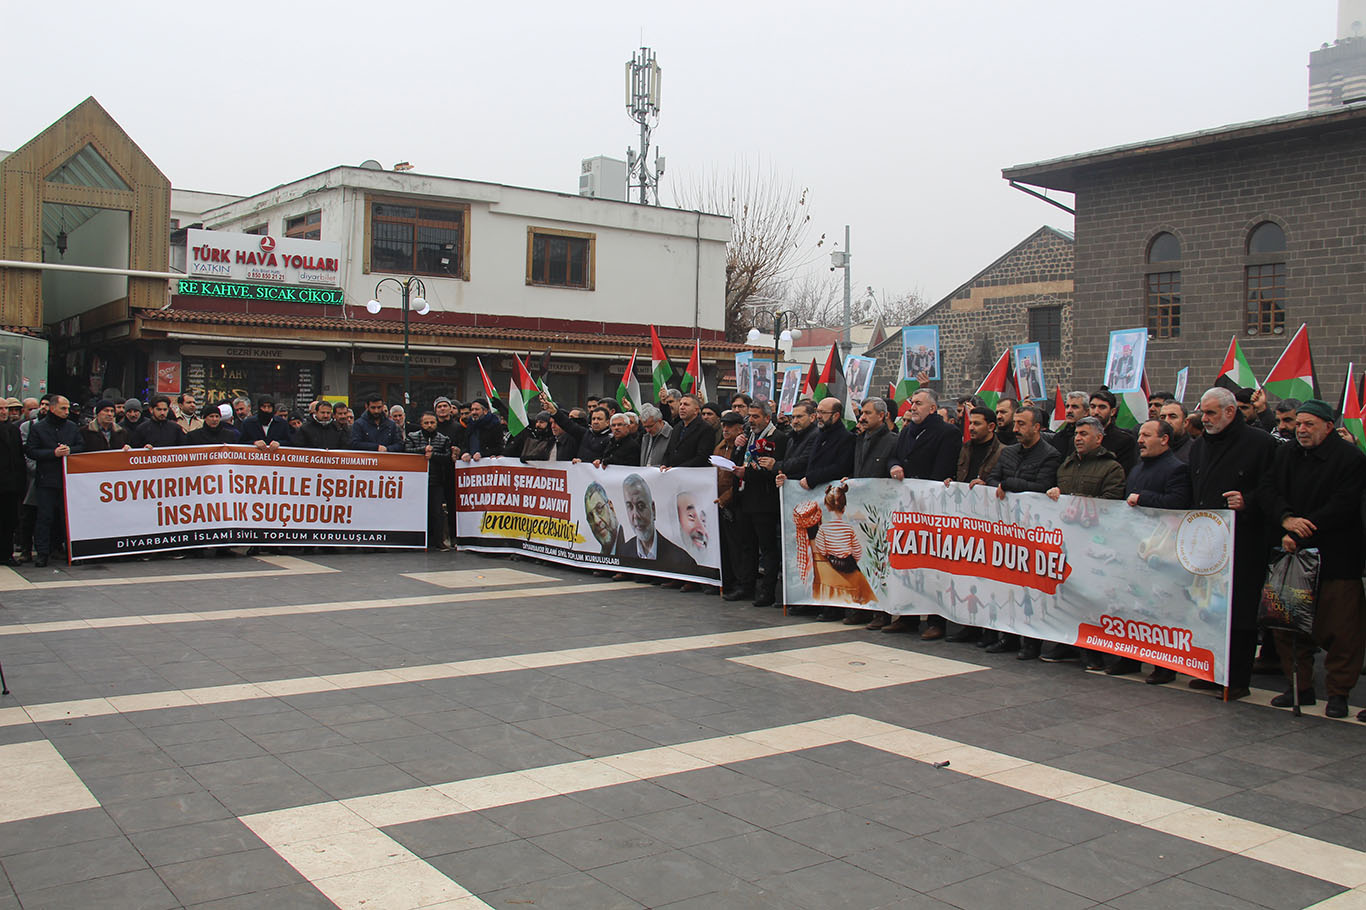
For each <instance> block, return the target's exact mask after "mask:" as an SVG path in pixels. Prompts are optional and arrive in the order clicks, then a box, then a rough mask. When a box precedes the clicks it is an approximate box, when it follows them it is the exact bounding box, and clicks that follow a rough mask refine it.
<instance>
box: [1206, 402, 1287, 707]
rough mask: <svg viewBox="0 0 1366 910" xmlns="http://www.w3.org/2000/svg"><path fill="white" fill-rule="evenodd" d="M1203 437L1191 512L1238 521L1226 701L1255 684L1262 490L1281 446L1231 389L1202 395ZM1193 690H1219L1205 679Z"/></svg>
mask: <svg viewBox="0 0 1366 910" xmlns="http://www.w3.org/2000/svg"><path fill="white" fill-rule="evenodd" d="M1199 414H1200V424H1201V426H1202V427H1203V428H1204V432H1203V433H1202V434H1201V435H1200V438H1199V439H1196V440H1194V441H1192V442H1191V443H1190V450H1191V455H1190V472H1191V507H1192V508H1195V509H1231V510H1233V512H1234V513H1235V514H1234V516H1233V592H1232V595H1231V596H1230V598H1229V612H1230V614H1231V618H1232V631H1231V632H1230V634H1229V642H1228V689H1227V690H1226V692H1225V693H1224V694H1225V697H1226V698H1228V699H1230V700H1232V699H1238V698H1244V697H1246V696H1247V695H1248V694H1249V692H1250V687H1251V685H1252V659H1253V655H1254V654H1255V652H1256V650H1257V605H1258V604H1259V603H1260V602H1261V598H1262V585H1263V583H1264V582H1265V581H1266V566H1267V556H1268V555H1269V552H1270V542H1269V540H1268V538H1267V533H1266V522H1267V518H1266V512H1265V509H1264V508H1263V504H1262V496H1261V487H1262V482H1263V479H1264V478H1265V477H1266V473H1267V471H1268V470H1269V469H1270V467H1271V456H1272V455H1273V454H1274V453H1275V451H1276V448H1277V446H1279V445H1280V443H1278V442H1276V441H1275V440H1274V439H1272V438H1271V434H1270V433H1264V432H1262V431H1261V430H1256V429H1253V428H1252V427H1250V426H1248V425H1247V422H1246V421H1245V420H1243V419H1242V415H1241V414H1239V413H1238V400H1237V399H1236V398H1234V397H1233V393H1232V392H1230V391H1229V390H1228V389H1220V388H1214V389H1210V390H1209V391H1208V392H1206V393H1205V394H1204V395H1201V396H1200V406H1199ZM1190 685H1191V688H1194V689H1217V688H1219V685H1218V684H1217V683H1212V682H1207V681H1205V680H1203V679H1193V680H1191V682H1190Z"/></svg>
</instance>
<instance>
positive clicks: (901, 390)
mask: <svg viewBox="0 0 1366 910" xmlns="http://www.w3.org/2000/svg"><path fill="white" fill-rule="evenodd" d="M901 362H902V363H903V364H904V363H905V362H906V361H905V359H904V358H903V359H902V361H901ZM891 391H892V394H891V395H889V396H888V397H889V398H891V399H892V400H893V401H895V402H896V416H898V417H904V416H906V412H907V411H909V410H910V409H911V396H912V395H914V394H915V393H916V392H918V391H920V381H919V380H917V379H916V378H915V377H913V376H902V377H901V378H900V379H898V380H897V381H896V384H895V385H893V386H891Z"/></svg>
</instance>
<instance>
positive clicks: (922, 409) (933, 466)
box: [889, 389, 963, 481]
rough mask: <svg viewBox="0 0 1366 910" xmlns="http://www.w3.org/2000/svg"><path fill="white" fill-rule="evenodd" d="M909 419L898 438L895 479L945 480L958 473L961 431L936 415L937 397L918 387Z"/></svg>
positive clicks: (892, 462) (937, 413) (895, 456)
mask: <svg viewBox="0 0 1366 910" xmlns="http://www.w3.org/2000/svg"><path fill="white" fill-rule="evenodd" d="M909 416H910V418H911V419H910V421H909V422H907V424H906V425H905V426H904V427H903V428H902V430H901V435H900V436H899V437H898V439H897V443H896V454H894V455H893V456H892V460H891V472H890V475H889V476H891V477H892V479H894V480H903V479H905V478H907V477H914V478H916V479H917V480H938V481H944V480H948V479H950V478H952V477H953V476H955V475H956V474H957V473H958V453H959V452H960V451H961V450H962V448H963V436H962V432H961V431H960V430H959V429H958V428H957V427H955V426H954V425H953V424H951V423H948V422H946V421H945V420H944V418H943V417H940V416H939V397H938V396H937V395H935V393H934V392H933V391H932V390H930V389H919V390H917V391H916V393H915V395H913V396H912V397H911V407H910V413H909Z"/></svg>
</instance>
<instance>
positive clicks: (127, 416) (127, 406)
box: [119, 398, 142, 436]
mask: <svg viewBox="0 0 1366 910" xmlns="http://www.w3.org/2000/svg"><path fill="white" fill-rule="evenodd" d="M140 423H142V402H141V401H138V400H137V399H136V398H129V399H128V400H127V401H125V402H124V403H123V419H122V420H120V421H119V426H121V427H123V429H124V430H126V431H127V433H128V435H129V436H132V435H133V431H134V430H136V429H137V428H138V424H140Z"/></svg>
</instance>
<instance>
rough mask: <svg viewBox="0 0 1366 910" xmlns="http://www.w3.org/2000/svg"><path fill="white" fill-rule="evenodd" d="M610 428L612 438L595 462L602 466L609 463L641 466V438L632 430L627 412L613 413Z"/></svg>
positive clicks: (634, 466) (631, 466)
mask: <svg viewBox="0 0 1366 910" xmlns="http://www.w3.org/2000/svg"><path fill="white" fill-rule="evenodd" d="M608 429H609V430H610V431H611V434H612V435H611V438H610V439H608V440H607V446H606V447H605V448H604V449H603V451H602V455H601V456H600V457H599V458H597V459H596V460H595V461H594V462H593V464H595V465H597V466H598V467H600V468H602V467H606V466H608V465H624V466H626V467H628V468H638V467H640V439H639V438H637V437H636V435H635V434H633V433H632V432H631V419H630V418H629V417H627V416H626V415H625V414H613V415H612V419H611V421H610V423H609V426H608Z"/></svg>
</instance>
